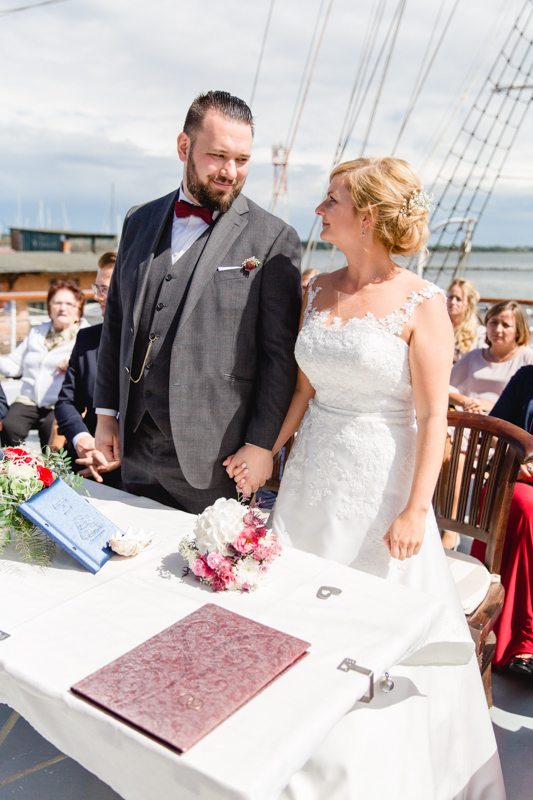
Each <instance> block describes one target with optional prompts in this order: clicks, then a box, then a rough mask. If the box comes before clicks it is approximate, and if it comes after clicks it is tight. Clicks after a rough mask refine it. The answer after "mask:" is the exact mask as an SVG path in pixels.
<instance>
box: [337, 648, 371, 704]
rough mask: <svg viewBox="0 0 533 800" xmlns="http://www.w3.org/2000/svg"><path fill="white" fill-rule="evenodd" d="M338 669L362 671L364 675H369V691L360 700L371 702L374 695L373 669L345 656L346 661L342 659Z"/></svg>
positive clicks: (342, 670)
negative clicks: (359, 664) (361, 665)
mask: <svg viewBox="0 0 533 800" xmlns="http://www.w3.org/2000/svg"><path fill="white" fill-rule="evenodd" d="M337 669H340V670H341V672H350V671H351V670H353V671H354V672H360V673H361V674H362V675H368V693H367V694H365V695H363V696H362V697H361V698H360V700H361V703H370V701H371V700H372V698H373V697H374V673H373V672H372V670H371V669H367V668H366V667H360V666H358V664H357V662H356V661H354V659H353V658H345V659H344V661H341V663H340V664H339V666H338V667H337Z"/></svg>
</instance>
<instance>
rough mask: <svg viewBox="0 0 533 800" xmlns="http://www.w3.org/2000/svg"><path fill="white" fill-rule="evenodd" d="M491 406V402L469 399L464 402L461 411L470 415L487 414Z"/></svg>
mask: <svg viewBox="0 0 533 800" xmlns="http://www.w3.org/2000/svg"><path fill="white" fill-rule="evenodd" d="M493 406H494V403H493V402H492V401H491V400H483V399H481V398H480V397H469V398H467V399H466V400H465V402H464V405H463V410H464V411H469V412H470V413H471V414H488V412H489V411H490V410H491V409H492V407H493Z"/></svg>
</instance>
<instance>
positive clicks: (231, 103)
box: [183, 92, 254, 141]
mask: <svg viewBox="0 0 533 800" xmlns="http://www.w3.org/2000/svg"><path fill="white" fill-rule="evenodd" d="M210 111H214V112H215V113H216V114H220V116H221V117H225V118H226V119H230V120H232V121H233V122H242V124H243V125H249V126H250V128H251V130H252V136H253V133H254V118H253V116H252V112H251V111H250V109H249V107H248V106H247V105H246V103H245V102H244V100H240V99H239V98H238V97H234V96H233V95H232V94H230V93H229V92H207V93H206V94H199V95H198V97H197V98H196V99H195V100H194V101H193V103H192V105H191V107H190V108H189V110H188V111H187V116H186V117H185V123H184V125H183V131H184V133H186V134H187V136H190V138H191V139H192V140H193V141H194V139H195V137H196V134H197V133H198V132H199V131H200V129H201V127H202V125H203V122H204V119H205V117H206V115H207V114H209V112H210Z"/></svg>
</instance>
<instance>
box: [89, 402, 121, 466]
mask: <svg viewBox="0 0 533 800" xmlns="http://www.w3.org/2000/svg"><path fill="white" fill-rule="evenodd" d="M94 438H95V442H94V447H95V450H99V451H100V453H101V454H102V456H103V457H104V460H105V461H106V462H113V461H120V441H119V430H118V419H117V418H116V417H112V416H107V415H106V414H98V422H97V423H96V433H95V435H94Z"/></svg>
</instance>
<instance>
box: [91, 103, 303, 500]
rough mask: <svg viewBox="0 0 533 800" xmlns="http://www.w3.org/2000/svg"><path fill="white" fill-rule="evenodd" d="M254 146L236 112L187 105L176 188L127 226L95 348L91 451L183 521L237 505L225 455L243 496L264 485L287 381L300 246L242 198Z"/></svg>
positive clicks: (246, 121)
mask: <svg viewBox="0 0 533 800" xmlns="http://www.w3.org/2000/svg"><path fill="white" fill-rule="evenodd" d="M252 135H253V120H252V116H251V112H250V109H249V108H248V106H247V105H246V104H245V103H244V102H243V101H242V100H239V99H238V98H236V97H232V96H231V95H229V94H227V93H226V92H209V93H208V94H206V95H201V96H200V97H198V98H197V99H196V100H195V101H194V103H193V104H192V106H191V108H190V109H189V111H188V113H187V117H186V120H185V124H184V130H183V132H182V133H180V135H179V136H178V156H179V158H180V160H181V161H182V162H183V164H184V174H183V182H182V185H181V187H180V189H179V190H178V191H177V192H172V193H171V194H170V195H167V196H166V197H163V198H160V199H158V200H154V201H152V202H150V203H147V204H146V205H144V206H140V207H136V208H133V209H132V210H131V211H130V212H129V213H128V215H127V218H126V222H125V224H124V229H123V233H122V239H121V244H120V249H119V253H118V258H117V264H116V267H115V271H114V273H113V278H112V281H111V288H110V292H109V299H108V311H107V313H106V317H105V321H104V329H103V333H102V340H101V344H100V352H99V357H98V374H97V383H96V390H95V406H96V410H97V414H98V425H97V431H96V446H97V448H98V449H99V450H100V451H101V452H102V453H103V454H104V455H105V456H106V458H107V459H117V458H119V453H121V454H122V477H123V481H124V486H125V488H126V489H128V490H129V491H131V492H133V493H136V494H140V495H146V496H150V497H152V498H154V499H156V500H160V501H161V502H163V503H166V504H167V505H173V506H175V507H177V508H183V509H185V510H187V511H190V512H192V513H198V512H200V511H202V510H203V509H204V508H205V507H206V506H207V505H209V504H210V503H212V502H214V501H215V500H216V498H217V497H221V496H226V497H232V496H235V484H234V482H233V481H232V480H231V479H230V478H229V476H228V475H227V474H226V471H225V469H224V467H223V461H224V459H225V458H226V457H227V456H228V455H233V454H236V455H237V457H238V459H239V461H240V462H245V463H246V464H247V467H248V481H249V485H250V487H251V488H256V487H257V486H259V485H261V484H262V483H263V482H264V481H265V480H266V479H267V478H268V477H269V475H270V472H271V470H272V455H271V448H272V447H273V445H274V442H275V440H276V437H277V434H278V433H279V430H280V428H281V424H282V422H283V419H284V417H285V414H286V411H287V409H288V406H289V403H290V400H291V397H292V393H293V389H294V384H295V380H296V364H295V361H294V355H293V348H294V343H295V339H296V335H297V329H298V318H299V309H300V301H301V287H300V271H299V263H300V241H299V238H298V236H297V234H296V232H295V231H294V230H293V229H292V228H290V227H289V226H288V225H286V224H285V223H284V222H282V221H281V220H280V219H278V218H276V217H274V216H272V215H271V214H268V213H267V212H266V211H264V210H263V209H262V208H260V207H259V206H257V205H256V204H255V203H253V202H252V201H251V200H249V199H247V198H246V197H244V195H242V194H241V190H242V187H243V185H244V181H245V179H246V175H247V172H248V162H249V158H250V152H251V146H252ZM117 412H120V413H119V414H118V419H117Z"/></svg>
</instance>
